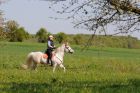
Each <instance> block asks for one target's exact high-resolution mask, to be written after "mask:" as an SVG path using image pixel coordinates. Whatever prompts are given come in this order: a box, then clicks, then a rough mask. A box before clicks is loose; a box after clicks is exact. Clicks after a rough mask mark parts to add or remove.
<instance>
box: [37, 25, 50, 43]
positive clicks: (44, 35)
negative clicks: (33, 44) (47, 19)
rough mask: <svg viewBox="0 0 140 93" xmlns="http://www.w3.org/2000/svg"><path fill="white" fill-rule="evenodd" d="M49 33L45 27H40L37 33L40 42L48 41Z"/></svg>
mask: <svg viewBox="0 0 140 93" xmlns="http://www.w3.org/2000/svg"><path fill="white" fill-rule="evenodd" d="M48 35H49V33H48V32H47V30H46V29H45V28H40V29H39V31H38V32H37V33H36V37H37V38H38V42H41V43H45V42H47V39H48Z"/></svg>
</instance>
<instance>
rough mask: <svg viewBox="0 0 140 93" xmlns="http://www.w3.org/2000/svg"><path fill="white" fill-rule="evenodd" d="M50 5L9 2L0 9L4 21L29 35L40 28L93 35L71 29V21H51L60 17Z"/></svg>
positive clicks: (34, 1) (25, 0)
mask: <svg viewBox="0 0 140 93" xmlns="http://www.w3.org/2000/svg"><path fill="white" fill-rule="evenodd" d="M50 5H51V4H50V2H46V1H43V0H42V1H39V0H9V1H8V2H6V3H4V4H2V5H0V9H1V10H3V12H4V18H5V19H6V20H15V21H17V23H18V24H19V25H20V26H23V27H24V28H25V29H26V30H27V31H28V32H29V33H31V34H35V33H36V32H37V31H38V30H39V29H40V28H41V27H43V28H46V29H47V31H48V32H51V33H53V34H56V33H58V32H64V33H66V34H77V33H83V34H93V32H91V31H87V30H85V29H76V28H73V26H74V25H73V24H72V23H71V22H72V21H71V20H66V19H58V20H54V19H51V18H50V17H60V15H58V14H57V13H56V12H54V11H52V9H50V8H49V6H50ZM56 7H57V6H56ZM63 16H65V15H63ZM61 17H62V16H61ZM132 36H133V37H137V38H139V39H140V33H138V32H135V33H133V34H132Z"/></svg>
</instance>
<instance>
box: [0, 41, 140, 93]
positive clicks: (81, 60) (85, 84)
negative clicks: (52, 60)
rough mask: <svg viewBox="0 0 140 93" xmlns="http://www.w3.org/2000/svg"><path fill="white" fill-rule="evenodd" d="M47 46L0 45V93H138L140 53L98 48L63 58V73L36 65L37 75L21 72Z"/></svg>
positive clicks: (78, 49) (24, 44) (6, 43)
mask: <svg viewBox="0 0 140 93" xmlns="http://www.w3.org/2000/svg"><path fill="white" fill-rule="evenodd" d="M45 48H46V44H39V43H9V42H1V43H0V93H140V49H122V48H102V49H101V48H97V47H92V48H89V49H87V50H84V51H81V50H82V48H81V47H80V46H72V48H73V49H74V50H75V53H74V54H72V55H71V54H66V55H65V57H64V65H65V67H66V73H63V70H62V69H60V68H57V69H56V72H55V73H52V67H50V66H45V65H39V67H38V68H37V69H38V70H37V71H31V70H22V69H21V68H20V64H22V63H24V61H25V59H26V56H27V54H28V53H29V52H31V51H42V52H43V51H44V50H45Z"/></svg>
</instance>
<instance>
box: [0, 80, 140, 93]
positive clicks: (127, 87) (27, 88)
mask: <svg viewBox="0 0 140 93" xmlns="http://www.w3.org/2000/svg"><path fill="white" fill-rule="evenodd" d="M81 92H83V93H140V80H139V79H132V80H128V84H121V83H118V82H116V83H111V82H110V83H109V82H77V81H74V82H63V81H62V80H57V79H52V81H51V82H50V83H17V82H12V83H2V82H1V83H0V93H81Z"/></svg>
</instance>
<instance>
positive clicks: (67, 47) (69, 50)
mask: <svg viewBox="0 0 140 93" xmlns="http://www.w3.org/2000/svg"><path fill="white" fill-rule="evenodd" d="M65 48H66V49H68V52H69V53H70V52H71V49H70V47H69V46H67V45H65Z"/></svg>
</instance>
